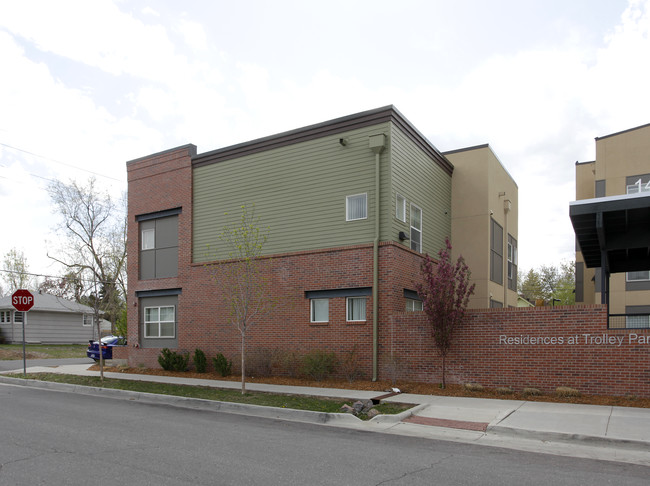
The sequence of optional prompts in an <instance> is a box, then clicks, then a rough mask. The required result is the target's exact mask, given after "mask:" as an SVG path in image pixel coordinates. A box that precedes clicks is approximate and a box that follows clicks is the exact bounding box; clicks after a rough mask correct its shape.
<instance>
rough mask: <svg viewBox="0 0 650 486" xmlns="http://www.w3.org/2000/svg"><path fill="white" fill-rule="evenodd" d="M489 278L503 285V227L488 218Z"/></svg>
mask: <svg viewBox="0 0 650 486" xmlns="http://www.w3.org/2000/svg"><path fill="white" fill-rule="evenodd" d="M490 280H492V281H493V282H496V283H498V284H501V285H503V228H502V227H501V225H500V224H499V223H497V222H496V221H494V220H493V219H491V220H490Z"/></svg>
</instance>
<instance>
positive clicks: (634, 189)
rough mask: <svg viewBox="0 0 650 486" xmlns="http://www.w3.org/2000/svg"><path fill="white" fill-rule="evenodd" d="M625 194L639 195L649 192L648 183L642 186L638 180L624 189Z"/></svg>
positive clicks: (649, 182)
mask: <svg viewBox="0 0 650 486" xmlns="http://www.w3.org/2000/svg"><path fill="white" fill-rule="evenodd" d="M626 192H627V193H628V194H639V193H641V192H650V181H648V182H646V183H645V184H644V183H642V182H641V179H640V178H639V180H638V181H636V182H635V183H634V184H630V185H629V186H627V187H626Z"/></svg>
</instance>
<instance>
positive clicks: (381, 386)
mask: <svg viewBox="0 0 650 486" xmlns="http://www.w3.org/2000/svg"><path fill="white" fill-rule="evenodd" d="M90 369H91V370H95V371H99V365H93V366H92V367H91V368H90ZM104 371H106V372H111V373H133V374H139V375H159V376H165V375H167V376H178V377H186V378H198V379H203V380H221V381H224V380H226V381H235V382H240V381H241V377H240V376H226V377H223V376H221V375H219V374H218V373H214V372H208V373H196V372H194V371H182V372H179V371H165V370H162V369H152V368H125V367H121V366H120V367H105V368H104ZM246 382H247V383H268V384H271V385H290V386H307V387H310V386H311V387H318V388H342V389H346V390H368V391H373V390H374V391H377V392H386V391H389V390H390V389H391V388H392V387H393V384H392V383H391V382H389V381H369V380H355V381H352V382H351V381H348V380H345V379H334V378H330V379H326V380H322V381H315V380H310V379H308V378H298V377H295V378H292V377H288V376H267V377H247V378H246ZM395 386H396V387H397V388H399V389H400V390H401V391H402V393H415V394H418V395H438V396H447V397H470V398H492V399H501V400H528V401H537V402H555V403H580V404H587V405H610V406H619V407H640V408H650V398H637V397H616V396H600V395H581V396H579V397H559V396H556V395H553V394H544V395H539V396H530V395H527V396H524V395H523V394H522V393H521V392H518V391H515V392H513V393H509V394H503V393H499V392H497V390H494V389H489V388H486V389H484V390H476V391H470V390H467V389H466V388H465V387H464V386H462V385H447V387H446V388H444V389H442V388H440V386H439V385H438V384H437V383H415V382H399V381H398V382H397V384H396V385H395Z"/></svg>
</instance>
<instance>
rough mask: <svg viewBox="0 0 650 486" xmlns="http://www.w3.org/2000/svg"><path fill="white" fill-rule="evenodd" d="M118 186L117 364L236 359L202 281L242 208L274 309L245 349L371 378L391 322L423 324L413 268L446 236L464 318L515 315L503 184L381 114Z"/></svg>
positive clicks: (193, 160)
mask: <svg viewBox="0 0 650 486" xmlns="http://www.w3.org/2000/svg"><path fill="white" fill-rule="evenodd" d="M127 173H128V184H129V186H128V200H129V215H128V218H129V234H128V241H129V243H128V245H129V248H128V250H129V255H130V258H129V262H128V276H129V291H128V301H129V307H128V321H129V336H128V339H129V343H130V344H132V345H133V346H132V347H131V348H130V350H129V360H130V362H131V364H134V365H135V364H138V363H143V364H145V365H148V366H155V365H157V362H156V358H157V356H158V355H159V354H160V350H161V348H165V347H166V348H170V349H174V350H182V351H189V352H193V351H194V349H196V348H200V349H202V350H203V351H205V352H206V353H208V354H212V355H214V354H215V353H216V352H222V353H224V354H226V356H234V355H235V354H237V353H238V352H239V346H240V335H239V333H238V332H237V330H236V329H235V328H234V327H233V326H232V325H231V324H230V323H229V322H228V321H229V318H230V305H229V303H228V302H227V300H226V298H225V296H224V292H223V291H222V290H223V289H221V288H220V282H219V280H218V278H217V279H215V272H214V271H213V270H214V269H215V268H216V266H219V265H227V263H226V262H225V260H226V259H227V258H228V253H227V251H226V249H225V248H224V246H223V243H222V242H221V241H220V239H219V235H220V233H221V232H222V229H223V227H224V226H225V225H227V224H232V223H233V222H236V221H237V220H238V219H239V218H240V215H241V207H242V206H246V207H247V208H251V207H253V206H254V210H255V215H256V216H257V217H258V218H259V220H260V224H261V225H263V226H264V227H268V228H269V229H270V232H269V238H268V241H267V242H266V244H265V246H264V248H263V264H264V267H263V268H264V272H265V278H266V279H267V280H268V281H269V282H270V289H272V290H271V294H272V298H273V300H274V302H275V303H276V305H274V306H273V308H272V309H270V310H269V312H268V313H267V314H265V315H264V316H263V317H261V318H260V319H259V322H257V323H256V324H255V327H254V328H252V330H251V332H250V334H249V335H248V336H247V339H248V345H249V347H250V348H252V349H254V348H258V349H277V348H283V349H290V350H295V351H298V352H305V351H307V350H309V349H313V348H325V349H328V350H330V351H334V352H336V353H342V352H351V351H354V353H355V355H356V359H357V361H358V363H359V368H360V370H361V371H362V372H363V374H365V375H366V376H371V375H372V377H373V378H376V377H377V376H378V375H380V374H381V373H382V371H381V370H382V369H383V368H382V367H384V366H385V365H386V363H385V361H384V357H385V353H384V350H385V348H386V346H387V341H386V340H387V339H389V335H390V332H391V330H390V329H391V328H390V323H391V316H393V315H396V314H401V313H404V312H413V311H415V312H417V311H420V310H421V309H422V303H421V301H420V299H419V297H418V295H417V293H416V292H415V285H414V281H415V280H416V279H417V278H418V273H419V268H420V262H421V260H422V258H423V255H424V254H425V253H428V254H430V255H432V256H435V255H436V254H437V252H438V250H439V249H440V248H442V247H443V246H444V242H445V238H446V237H450V236H451V238H452V245H453V248H454V253H455V255H458V254H463V256H464V257H465V258H466V260H467V261H468V263H469V265H470V267H471V270H472V272H473V277H474V279H475V281H476V283H477V289H478V291H477V295H476V297H475V299H474V300H473V301H472V304H471V305H472V306H473V307H489V306H494V307H498V306H515V305H516V293H515V289H516V273H517V272H516V265H517V262H516V258H517V257H516V255H517V186H516V184H515V183H514V181H513V180H512V178H511V177H510V176H509V175H508V173H507V172H506V171H505V169H504V168H503V166H502V165H501V164H500V162H499V161H498V159H497V157H496V155H494V153H493V152H492V150H491V149H490V148H489V146H487V145H486V146H480V147H472V148H469V149H464V150H459V151H454V152H449V153H447V154H442V153H440V152H439V151H438V149H436V147H435V146H434V145H433V144H431V142H429V141H428V140H427V139H426V137H424V136H423V135H422V134H421V133H420V132H419V131H418V130H417V129H416V128H415V127H414V126H413V125H412V124H411V123H410V122H409V121H408V120H407V119H406V118H405V117H404V116H403V115H402V114H401V113H400V112H399V111H398V110H397V109H395V108H394V107H393V106H386V107H383V108H379V109H375V110H370V111H366V112H362V113H357V114H354V115H349V116H346V117H342V118H337V119H334V120H330V121H326V122H323V123H319V124H316V125H311V126H307V127H303V128H299V129H296V130H292V131H289V132H284V133H280V134H277V135H272V136H269V137H265V138H261V139H257V140H252V141H250V142H245V143H241V144H238V145H234V146H231V147H226V148H222V149H218V150H214V151H210V152H205V153H201V154H199V153H198V152H197V148H196V147H195V146H194V145H186V146H182V147H177V148H174V149H170V150H166V151H164V152H160V153H156V154H152V155H149V156H146V157H142V158H139V159H136V160H132V161H130V162H128V163H127ZM454 227H456V228H457V229H454Z"/></svg>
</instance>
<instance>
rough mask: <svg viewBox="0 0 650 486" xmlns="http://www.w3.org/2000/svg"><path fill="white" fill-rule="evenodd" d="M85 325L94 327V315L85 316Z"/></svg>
mask: <svg viewBox="0 0 650 486" xmlns="http://www.w3.org/2000/svg"><path fill="white" fill-rule="evenodd" d="M83 325H84V326H92V325H93V316H92V314H84V321H83Z"/></svg>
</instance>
